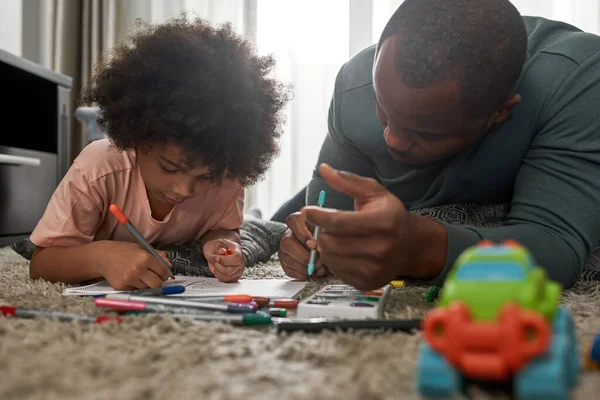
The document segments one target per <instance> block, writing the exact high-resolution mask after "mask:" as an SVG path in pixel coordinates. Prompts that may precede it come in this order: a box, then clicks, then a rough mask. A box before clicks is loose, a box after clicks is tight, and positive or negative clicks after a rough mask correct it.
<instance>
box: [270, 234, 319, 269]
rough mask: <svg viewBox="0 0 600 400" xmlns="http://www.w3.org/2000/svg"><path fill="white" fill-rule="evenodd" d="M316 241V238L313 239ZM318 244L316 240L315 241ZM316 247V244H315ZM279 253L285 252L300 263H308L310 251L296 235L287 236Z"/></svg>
mask: <svg viewBox="0 0 600 400" xmlns="http://www.w3.org/2000/svg"><path fill="white" fill-rule="evenodd" d="M313 241H314V240H313ZM315 244H316V242H315ZM315 248H316V245H315ZM279 250H280V251H279V253H280V254H281V253H285V254H287V255H288V256H290V257H291V258H293V259H294V260H296V261H297V262H298V263H300V264H304V265H305V266H307V265H308V258H309V254H310V253H309V251H308V250H307V249H306V247H304V246H303V245H302V243H300V242H299V241H297V240H296V239H295V238H294V237H290V238H287V239H286V240H283V241H282V242H281V245H280V247H279Z"/></svg>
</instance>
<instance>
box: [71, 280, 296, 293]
mask: <svg viewBox="0 0 600 400" xmlns="http://www.w3.org/2000/svg"><path fill="white" fill-rule="evenodd" d="M173 285H183V286H185V292H183V293H179V294H173V295H169V297H170V296H176V297H201V296H223V295H227V294H247V295H250V296H263V297H271V298H293V297H295V296H296V295H297V294H298V292H300V291H301V290H302V289H303V288H304V286H305V285H306V282H302V281H297V280H291V279H241V280H239V281H238V282H235V283H223V282H219V281H218V280H217V279H216V278H207V277H202V276H183V275H175V279H174V280H173V279H168V280H167V281H166V282H163V287H165V286H173ZM107 293H120V292H119V291H117V290H115V289H113V288H112V287H111V286H110V285H109V284H108V282H107V281H102V282H98V283H94V284H91V285H86V286H78V287H70V288H67V289H65V290H64V291H63V295H66V296H73V295H74V296H93V295H101V294H107Z"/></svg>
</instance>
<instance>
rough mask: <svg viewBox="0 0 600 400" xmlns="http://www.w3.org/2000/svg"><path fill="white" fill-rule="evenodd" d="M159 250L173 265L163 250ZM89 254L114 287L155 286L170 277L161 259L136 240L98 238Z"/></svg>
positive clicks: (169, 263) (130, 288) (131, 288)
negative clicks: (122, 240)
mask: <svg viewBox="0 0 600 400" xmlns="http://www.w3.org/2000/svg"><path fill="white" fill-rule="evenodd" d="M157 253H158V254H160V255H161V257H162V258H163V259H164V260H165V261H166V262H167V264H168V265H169V266H171V262H170V261H169V260H168V259H167V256H166V254H165V253H164V252H163V251H160V250H157ZM90 255H91V256H93V257H94V259H95V260H97V262H96V265H97V266H98V270H99V272H100V275H102V276H103V277H104V278H105V279H106V280H107V281H108V283H110V285H111V286H112V287H113V288H114V289H115V290H134V289H146V288H156V287H160V286H161V284H162V283H163V282H164V281H166V280H167V279H168V278H169V274H168V272H167V270H166V269H165V267H164V266H163V265H162V264H161V263H160V261H158V260H157V259H156V258H154V256H153V255H152V254H150V253H149V252H148V251H146V250H145V249H144V248H143V247H141V246H140V245H139V244H137V243H130V242H117V241H99V242H96V246H95V247H94V251H93V252H92V254H90Z"/></svg>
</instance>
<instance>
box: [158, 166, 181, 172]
mask: <svg viewBox="0 0 600 400" xmlns="http://www.w3.org/2000/svg"><path fill="white" fill-rule="evenodd" d="M158 165H159V167H160V169H162V170H163V172H165V173H167V174H174V173H176V172H178V171H179V170H178V169H169V168H167V167H165V166H164V165H162V164H158Z"/></svg>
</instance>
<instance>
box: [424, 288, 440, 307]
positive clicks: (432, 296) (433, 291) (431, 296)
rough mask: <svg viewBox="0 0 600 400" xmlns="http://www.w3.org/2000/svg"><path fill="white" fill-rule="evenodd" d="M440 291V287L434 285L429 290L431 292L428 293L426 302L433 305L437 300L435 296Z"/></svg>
mask: <svg viewBox="0 0 600 400" xmlns="http://www.w3.org/2000/svg"><path fill="white" fill-rule="evenodd" d="M439 290H440V287H439V286H436V285H433V286H432V287H431V289H429V292H427V295H426V296H425V301H426V302H428V303H431V302H432V301H433V300H434V299H435V296H436V295H437V294H438V291H439Z"/></svg>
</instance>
